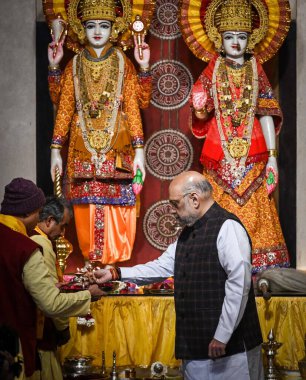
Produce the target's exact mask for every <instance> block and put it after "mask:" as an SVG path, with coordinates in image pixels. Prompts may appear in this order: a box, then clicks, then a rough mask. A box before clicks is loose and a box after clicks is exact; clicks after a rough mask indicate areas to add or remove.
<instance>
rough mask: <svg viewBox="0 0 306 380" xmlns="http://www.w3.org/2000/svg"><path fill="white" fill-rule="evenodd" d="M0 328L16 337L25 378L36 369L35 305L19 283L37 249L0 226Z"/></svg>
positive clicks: (29, 242) (37, 360)
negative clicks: (12, 331)
mask: <svg viewBox="0 0 306 380" xmlns="http://www.w3.org/2000/svg"><path fill="white" fill-rule="evenodd" d="M0 242H1V244H0V289H1V297H0V325H6V326H9V327H11V328H12V329H14V330H15V331H16V333H17V334H18V336H19V338H20V341H21V346H22V352H23V357H24V367H25V374H26V376H31V375H32V374H33V372H34V371H35V369H38V368H39V367H40V363H39V359H38V355H37V350H36V305H35V303H34V301H33V299H32V297H31V295H30V294H29V293H28V292H27V291H26V289H25V287H24V285H23V282H22V272H23V267H24V265H25V263H26V262H27V261H28V259H29V257H30V256H31V255H32V253H33V252H34V251H35V250H36V249H37V248H40V246H39V245H38V244H36V243H34V242H33V241H32V240H31V239H30V238H28V237H27V236H24V235H22V234H21V233H19V232H16V231H13V230H12V229H10V228H9V227H7V226H5V225H4V224H2V223H0Z"/></svg>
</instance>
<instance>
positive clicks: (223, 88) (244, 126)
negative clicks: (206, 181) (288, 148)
mask: <svg viewBox="0 0 306 380" xmlns="http://www.w3.org/2000/svg"><path fill="white" fill-rule="evenodd" d="M212 91H213V98H214V106H215V111H216V112H215V115H216V120H217V126H218V131H219V134H220V139H221V145H222V149H223V152H224V158H225V163H224V164H223V169H224V170H223V175H224V177H226V178H224V179H226V180H227V181H229V182H230V181H232V180H240V179H241V178H242V177H243V175H244V172H245V162H246V159H247V156H248V152H249V149H250V142H251V137H252V131H253V125H254V116H255V109H256V102H257V96H258V73H257V65H256V60H255V58H251V59H250V60H249V61H247V62H246V63H245V64H244V65H238V64H236V63H234V62H232V61H231V62H230V63H229V62H228V61H226V60H225V59H224V58H222V57H219V58H218V59H217V61H216V64H215V67H214V72H213V78H212ZM225 173H229V174H225Z"/></svg>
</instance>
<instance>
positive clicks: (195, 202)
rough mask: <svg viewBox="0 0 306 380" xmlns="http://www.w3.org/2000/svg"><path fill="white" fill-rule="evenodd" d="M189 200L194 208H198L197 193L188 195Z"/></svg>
mask: <svg viewBox="0 0 306 380" xmlns="http://www.w3.org/2000/svg"><path fill="white" fill-rule="evenodd" d="M190 198H191V200H192V203H193V205H194V207H195V208H199V206H200V199H199V195H198V194H197V193H191V194H190Z"/></svg>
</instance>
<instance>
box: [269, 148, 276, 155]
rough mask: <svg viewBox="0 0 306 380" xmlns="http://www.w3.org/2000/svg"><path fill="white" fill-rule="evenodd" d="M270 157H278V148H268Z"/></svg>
mask: <svg viewBox="0 0 306 380" xmlns="http://www.w3.org/2000/svg"><path fill="white" fill-rule="evenodd" d="M268 154H269V157H277V149H268Z"/></svg>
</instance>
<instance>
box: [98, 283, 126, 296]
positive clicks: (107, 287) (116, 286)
mask: <svg viewBox="0 0 306 380" xmlns="http://www.w3.org/2000/svg"><path fill="white" fill-rule="evenodd" d="M125 287H126V284H125V283H124V282H122V281H109V282H105V283H104V284H101V285H99V288H100V289H101V290H103V291H104V292H109V293H118V292H119V291H120V290H121V289H124V288H125Z"/></svg>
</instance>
